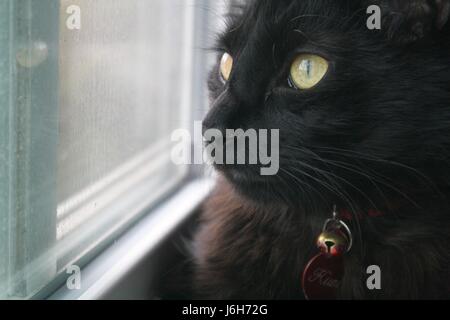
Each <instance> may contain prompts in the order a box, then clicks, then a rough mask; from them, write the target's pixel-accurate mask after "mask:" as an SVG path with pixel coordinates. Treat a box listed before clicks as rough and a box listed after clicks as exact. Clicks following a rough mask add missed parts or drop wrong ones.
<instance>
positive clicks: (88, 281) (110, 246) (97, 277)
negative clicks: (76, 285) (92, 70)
mask: <svg viewBox="0 0 450 320" xmlns="http://www.w3.org/2000/svg"><path fill="white" fill-rule="evenodd" d="M207 5H210V2H209V1H208V0H189V4H188V7H189V8H190V11H191V13H190V14H191V17H190V19H192V21H191V22H192V23H190V25H191V28H192V29H191V30H185V32H186V34H188V35H190V36H191V37H192V39H190V41H189V42H190V43H191V44H192V47H193V49H194V50H195V53H192V56H190V57H189V59H190V61H191V72H190V73H188V76H187V78H186V79H185V81H186V83H192V86H189V87H190V88H189V92H188V93H187V96H189V101H188V102H187V103H188V104H189V105H190V106H191V107H190V110H191V118H192V121H190V124H191V125H192V127H191V128H189V129H190V130H191V131H193V129H194V128H193V125H194V121H193V120H194V119H201V118H202V117H203V114H204V112H205V110H206V109H207V105H208V97H207V96H205V95H204V93H205V92H206V82H207V70H208V68H209V66H210V64H212V63H214V57H211V56H208V55H207V52H206V51H205V49H204V48H203V47H202V45H204V43H208V42H209V41H211V38H210V37H209V31H210V30H209V29H208V28H205V26H207V25H209V23H210V22H211V20H212V19H214V18H216V17H217V16H216V15H217V12H214V13H213V12H206V11H205V10H203V9H201V8H204V7H206V6H207ZM195 8H197V9H195ZM220 9H222V10H223V8H222V7H221V8H219V9H218V10H220ZM214 27H216V26H214ZM194 31H195V32H194ZM206 58H208V63H205V59H206ZM194 106H195V107H194ZM192 147H194V146H192ZM213 186H214V179H211V178H208V177H206V175H205V167H203V166H190V167H189V168H188V172H187V174H186V177H185V179H183V180H182V181H181V182H180V183H178V184H176V185H174V186H173V187H172V188H170V190H169V191H172V192H171V193H170V194H169V193H166V195H167V196H166V197H163V198H161V199H160V201H158V202H156V203H152V204H151V205H148V206H143V208H142V210H141V212H140V213H136V214H135V217H136V218H135V219H133V220H132V221H130V223H128V224H127V225H125V226H123V228H121V229H120V230H116V232H115V233H114V234H113V235H111V237H110V238H111V241H108V242H105V243H104V244H103V245H101V246H99V247H98V248H96V250H95V251H94V252H93V254H91V255H88V256H85V257H83V258H82V259H81V260H79V261H77V265H78V266H80V267H81V268H82V270H81V276H82V289H81V290H69V289H68V288H67V286H66V280H67V278H68V276H69V275H68V274H64V273H62V274H60V275H58V277H57V278H56V279H54V280H53V281H52V282H50V283H49V284H48V285H47V286H46V287H45V288H44V289H43V290H41V291H39V292H38V293H37V294H36V295H34V296H33V297H32V299H51V300H52V299H58V300H68V299H69V300H72V299H102V298H107V297H108V296H110V295H111V292H112V291H113V289H114V288H115V286H117V285H118V283H119V282H121V281H124V278H126V277H127V276H129V274H130V270H133V269H136V268H137V266H138V265H140V264H142V263H145V261H146V260H145V257H149V256H152V255H153V254H154V253H155V252H156V251H157V250H158V248H160V247H161V246H162V245H163V243H164V242H166V241H170V240H169V239H170V235H171V234H173V232H174V231H175V230H177V228H178V227H179V226H180V225H182V224H183V223H184V222H185V221H186V220H187V219H188V218H189V217H190V216H192V214H193V213H194V212H195V211H196V210H197V209H198V207H199V205H200V204H201V202H202V201H203V200H204V199H205V198H206V197H207V196H208V194H209V193H210V192H211V190H212V188H213ZM125 201H126V200H125ZM152 231H155V232H152ZM83 279H84V280H83ZM142 279H143V280H145V279H148V281H149V282H148V283H146V282H145V281H142V282H140V283H139V284H137V285H136V288H134V290H136V291H139V290H141V293H143V292H144V291H145V289H146V288H150V287H151V286H152V284H151V283H150V281H151V280H152V279H149V275H148V274H142ZM142 286H147V287H146V288H144V287H142ZM139 287H140V288H139ZM139 297H141V298H152V296H150V295H148V292H146V293H143V294H141V295H139Z"/></svg>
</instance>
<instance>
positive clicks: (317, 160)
mask: <svg viewBox="0 0 450 320" xmlns="http://www.w3.org/2000/svg"><path fill="white" fill-rule="evenodd" d="M370 4H379V5H380V6H381V8H382V15H383V21H382V29H381V30H369V29H368V28H367V27H366V20H367V18H368V15H367V13H366V9H367V7H368V5H370ZM448 6H449V2H448V1H446V0H430V1H426V0H414V1H400V0H398V1H385V0H379V1H365V0H359V1H358V0H339V1H336V0H276V1H275V0H272V1H271V0H258V1H247V3H246V5H245V6H244V7H242V8H238V9H239V10H233V12H237V14H232V15H231V16H230V17H229V20H228V28H227V31H226V32H225V33H224V34H223V35H221V36H220V39H219V42H218V48H219V54H218V57H219V58H220V56H221V55H222V54H223V53H224V52H228V53H230V54H231V55H232V56H233V57H234V67H233V71H232V74H231V78H230V80H229V81H228V82H227V83H226V84H223V82H222V81H221V80H220V77H219V71H218V69H217V68H215V69H214V70H213V72H212V73H211V78H210V91H211V100H212V107H211V111H210V113H209V115H208V116H207V118H206V119H205V121H204V127H205V129H208V128H218V129H220V130H224V129H226V128H230V129H237V128H243V129H249V128H255V129H260V128H263V129H280V139H281V141H280V157H281V158H280V167H281V169H280V171H279V173H278V174H277V175H276V176H273V177H270V176H269V177H264V178H261V176H259V174H258V171H257V170H255V168H254V167H251V166H227V165H225V166H218V167H217V169H218V170H219V172H220V173H221V174H222V175H223V176H224V177H225V179H223V180H221V182H220V183H219V186H218V188H217V190H216V192H215V194H214V195H213V196H212V197H211V199H210V200H209V202H208V204H206V205H205V209H204V213H203V222H202V225H201V230H200V231H199V233H198V234H197V236H196V239H195V249H194V251H193V254H194V257H195V267H194V280H193V283H194V287H195V289H196V297H203V298H220V299H230V298H238V299H254V298H260V299H302V298H303V294H302V288H301V273H302V271H303V269H304V267H305V264H306V262H307V261H308V259H310V258H311V257H312V255H313V254H314V253H315V252H316V248H315V247H314V243H315V239H316V237H317V235H318V234H319V233H320V228H321V226H322V223H323V222H324V220H325V219H326V218H328V217H329V216H330V214H331V209H332V207H333V205H334V204H337V205H338V206H339V207H341V208H346V209H348V210H350V211H351V212H352V213H354V215H355V217H354V219H353V222H352V229H353V232H354V234H355V247H354V248H353V250H352V251H351V252H350V253H349V254H348V256H346V258H345V264H346V268H345V270H346V271H345V277H344V281H343V284H342V288H341V290H340V293H339V298H341V299H369V298H374V299H375V298H377V299H402V298H407V299H418V298H425V299H443V298H450V279H449V275H450V270H449V264H450V212H449V211H450V208H449V203H448V202H449V201H448V200H449V196H450V162H449V160H450V41H449V40H450V39H449V37H450V33H449V26H448V23H446V22H447V20H448ZM299 52H305V53H315V54H319V55H321V56H323V57H325V58H326V59H327V60H328V61H329V62H330V70H329V72H328V74H327V75H326V77H325V79H323V80H322V81H321V83H319V85H318V86H316V87H315V88H313V89H311V90H307V91H299V90H296V89H293V88H291V87H290V86H289V85H288V81H287V78H288V73H289V67H290V65H291V63H292V61H293V59H294V57H295V56H296V54H298V53H299ZM236 171H239V174H235V173H236ZM371 208H376V209H379V210H382V211H384V212H385V213H386V214H385V215H384V216H383V217H377V218H373V217H365V216H364V214H365V213H366V212H367V211H368V210H369V209H371ZM359 214H362V215H363V216H362V217H361V216H359ZM372 264H376V265H379V266H380V267H381V270H382V290H380V291H369V290H368V289H367V288H366V277H367V276H366V274H365V270H366V268H367V266H369V265H372Z"/></svg>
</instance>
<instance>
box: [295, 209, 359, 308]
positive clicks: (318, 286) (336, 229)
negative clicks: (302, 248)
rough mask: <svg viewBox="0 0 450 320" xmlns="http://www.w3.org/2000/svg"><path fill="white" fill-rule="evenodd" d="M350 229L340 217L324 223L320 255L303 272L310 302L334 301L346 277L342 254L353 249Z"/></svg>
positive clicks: (305, 292) (304, 287)
mask: <svg viewBox="0 0 450 320" xmlns="http://www.w3.org/2000/svg"><path fill="white" fill-rule="evenodd" d="M352 245H353V241H352V234H351V232H350V228H349V227H348V226H347V225H346V224H345V222H343V221H342V220H340V219H338V218H337V214H336V210H335V212H334V213H333V219H329V220H327V221H326V222H325V224H324V227H323V230H322V233H321V234H320V236H319V238H318V239H317V247H318V248H319V249H320V251H321V253H319V254H318V255H316V256H315V257H314V258H312V259H311V260H310V261H309V262H308V264H307V266H306V268H305V270H304V271H303V277H302V285H303V292H304V294H305V298H306V299H308V300H333V299H335V298H336V296H337V291H338V289H339V287H340V285H341V281H342V278H343V276H344V259H343V255H344V254H345V253H347V252H349V251H350V249H351V248H352Z"/></svg>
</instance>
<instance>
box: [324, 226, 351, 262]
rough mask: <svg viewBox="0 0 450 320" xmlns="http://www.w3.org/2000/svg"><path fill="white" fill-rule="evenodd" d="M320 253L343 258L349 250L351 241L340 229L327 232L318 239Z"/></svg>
mask: <svg viewBox="0 0 450 320" xmlns="http://www.w3.org/2000/svg"><path fill="white" fill-rule="evenodd" d="M317 246H318V247H319V249H320V251H322V252H323V253H325V254H327V255H330V256H334V257H336V256H341V255H343V254H344V253H346V252H347V251H348V250H349V246H350V241H349V239H348V237H347V236H346V235H345V233H344V232H342V230H340V229H334V230H325V231H323V232H322V233H321V234H320V236H319V238H318V239H317Z"/></svg>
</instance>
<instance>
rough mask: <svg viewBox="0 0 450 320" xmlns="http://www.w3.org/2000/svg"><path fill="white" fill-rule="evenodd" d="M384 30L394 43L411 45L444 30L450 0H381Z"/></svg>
mask: <svg viewBox="0 0 450 320" xmlns="http://www.w3.org/2000/svg"><path fill="white" fill-rule="evenodd" d="M373 2H379V4H380V8H381V15H382V29H384V30H385V32H386V35H387V37H388V38H389V40H390V41H393V42H396V43H400V44H407V43H411V42H415V41H418V40H420V39H423V38H426V37H428V36H430V35H431V34H432V33H434V32H439V31H440V30H442V29H443V28H444V27H445V26H446V24H447V22H448V20H449V16H450V0H377V1H373Z"/></svg>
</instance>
